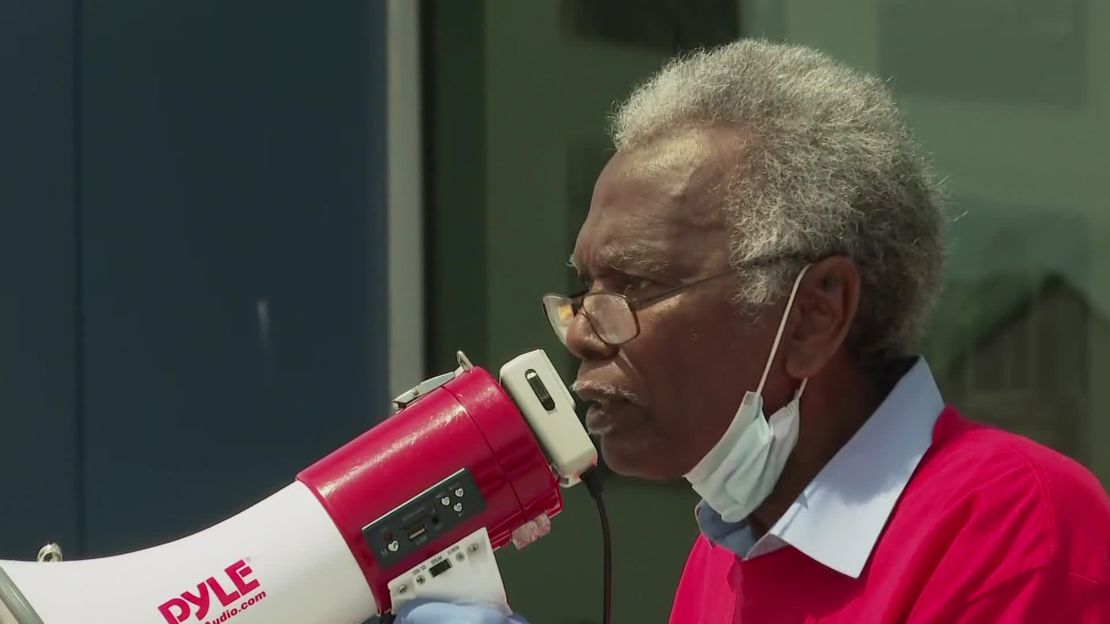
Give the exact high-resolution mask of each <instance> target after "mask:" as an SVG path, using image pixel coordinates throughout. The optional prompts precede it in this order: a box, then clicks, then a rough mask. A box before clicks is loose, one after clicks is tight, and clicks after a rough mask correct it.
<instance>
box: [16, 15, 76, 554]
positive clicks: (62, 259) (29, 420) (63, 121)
mask: <svg viewBox="0 0 1110 624" xmlns="http://www.w3.org/2000/svg"><path fill="white" fill-rule="evenodd" d="M74 32H75V29H74V8H73V3H72V2H68V1H67V2H57V1H43V2H3V3H0V90H2V93H3V95H2V96H0V558H5V557H7V558H21V559H23V558H33V557H34V555H35V553H36V551H37V550H38V547H39V546H41V545H42V544H43V543H45V542H46V541H48V540H57V541H59V542H61V543H62V545H63V547H67V549H68V548H75V547H76V546H77V539H78V537H77V536H78V531H77V526H78V519H79V515H78V501H77V476H76V470H75V460H76V453H75V449H76V420H75V418H76V416H75V414H76V412H75V366H74V334H75V304H74V243H75V229H74V210H75V208H74V166H75V163H74V144H73V140H74V116H73V110H74V89H73V85H74V54H73V47H74Z"/></svg>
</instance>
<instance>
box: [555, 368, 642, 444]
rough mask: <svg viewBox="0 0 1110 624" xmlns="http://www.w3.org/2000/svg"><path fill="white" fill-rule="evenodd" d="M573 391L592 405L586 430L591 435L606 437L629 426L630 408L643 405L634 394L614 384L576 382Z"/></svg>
mask: <svg viewBox="0 0 1110 624" xmlns="http://www.w3.org/2000/svg"><path fill="white" fill-rule="evenodd" d="M572 389H573V390H574V392H575V393H576V394H578V396H579V397H580V398H581V399H582V400H583V401H585V402H587V403H589V404H590V407H589V409H588V410H587V411H586V429H587V431H589V432H590V434H591V435H595V436H604V435H609V434H611V433H613V432H614V431H617V430H618V429H621V428H622V427H624V426H626V425H627V424H629V418H630V416H629V415H628V414H627V413H626V412H628V410H629V409H630V408H633V407H635V406H637V405H642V403H641V402H640V398H639V397H638V396H637V395H636V394H635V393H633V392H631V391H629V390H626V389H624V388H621V387H619V386H616V385H613V384H606V383H599V382H589V381H576V382H575V383H574V385H573V386H572Z"/></svg>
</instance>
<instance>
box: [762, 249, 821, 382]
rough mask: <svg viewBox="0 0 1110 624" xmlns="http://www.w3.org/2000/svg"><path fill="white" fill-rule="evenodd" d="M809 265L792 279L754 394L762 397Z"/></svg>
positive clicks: (805, 380)
mask: <svg viewBox="0 0 1110 624" xmlns="http://www.w3.org/2000/svg"><path fill="white" fill-rule="evenodd" d="M809 267H810V265H808V264H807V265H805V266H804V267H802V271H801V272H800V273H798V277H796V278H794V287H793V288H791V289H790V298H789V299H787V300H786V310H785V311H784V312H783V313H782V320H781V321H779V331H778V333H776V334H775V342H774V344H772V345H771V355H770V356H769V357H768V358H767V364H766V366H764V367H763V377H760V379H759V387H758V388H756V391H755V392H756V394H758V395H759V396H763V384H765V383H767V374H768V373H770V372H771V364H772V363H773V362H774V361H775V354H776V353H778V350H779V342H780V341H781V340H782V333H783V332H784V331H785V330H786V321H787V319H789V318H790V310H791V308H793V307H794V297H796V296H797V295H798V287H799V286H801V284H802V278H803V277H805V275H806V271H808V270H809ZM807 381H809V379H803V380H802V385H801V386H799V387H798V393H797V394H796V395H795V398H797V397H800V396H802V392H804V391H805V389H806V382H807Z"/></svg>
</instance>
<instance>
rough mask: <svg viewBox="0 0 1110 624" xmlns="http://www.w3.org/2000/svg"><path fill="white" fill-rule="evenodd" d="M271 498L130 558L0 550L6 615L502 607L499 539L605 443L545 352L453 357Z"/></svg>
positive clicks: (266, 615)
mask: <svg viewBox="0 0 1110 624" xmlns="http://www.w3.org/2000/svg"><path fill="white" fill-rule="evenodd" d="M394 403H395V404H396V406H397V407H398V411H397V413H396V414H394V415H393V416H392V417H390V418H388V419H386V420H385V421H383V422H382V423H381V424H379V425H377V426H376V427H374V428H373V429H370V430H369V431H367V432H365V433H363V434H362V435H361V436H359V437H358V438H356V439H355V440H353V441H351V442H349V443H348V444H346V445H345V446H343V447H341V448H340V449H338V450H337V451H335V452H333V453H332V454H330V455H328V456H327V457H325V458H324V459H322V460H320V461H318V462H316V463H315V464H313V465H312V466H310V467H308V468H307V469H305V470H304V471H302V472H301V473H300V474H298V475H297V478H296V480H294V481H293V482H292V483H290V484H289V485H287V486H286V487H284V488H282V489H281V490H279V491H278V492H277V493H275V494H273V495H272V496H270V497H269V498H267V499H265V500H263V501H262V502H260V503H258V504H256V505H254V506H253V507H250V508H249V509H247V510H245V511H243V512H242V513H239V514H238V515H235V516H233V517H231V518H229V519H227V520H225V521H223V522H221V523H220V524H217V525H215V526H213V527H211V528H209V529H206V530H204V531H201V532H200V533H196V534H194V535H191V536H189V537H185V538H183V539H180V540H177V541H174V542H170V543H167V544H163V545H161V546H156V547H153V548H149V549H146V550H141V551H137V552H133V553H128V554H124V555H119V556H114V557H106V558H102V559H90V560H84V561H65V562H54V563H44V562H21V561H5V560H0V624H71V623H73V624H76V623H82V624H85V623H88V622H112V623H113V624H148V623H149V624H224V623H227V622H230V623H231V624H286V623H288V624H294V623H296V624H304V623H306V622H312V623H315V622H326V623H328V624H359V623H361V622H363V621H365V620H366V619H368V618H369V617H371V616H373V615H375V614H377V615H381V614H385V613H390V612H393V611H395V610H396V608H397V607H398V606H399V605H401V604H403V603H405V602H407V601H409V600H413V599H416V598H429V599H436V600H451V601H456V602H458V601H462V602H466V601H475V602H482V603H486V604H493V605H501V606H502V608H504V609H505V610H506V611H507V610H508V607H507V602H506V599H505V590H504V586H503V585H502V582H501V576H500V572H499V571H498V569H497V564H496V561H495V559H494V554H493V553H494V551H495V550H496V549H498V548H500V547H502V546H505V545H507V544H508V543H510V542H512V543H514V544H515V545H516V546H517V547H518V548H522V547H524V546H526V545H528V544H529V543H531V542H533V541H535V540H536V539H538V538H540V537H542V536H543V535H545V534H546V533H547V532H548V530H549V529H550V520H551V518H552V517H553V516H555V515H556V514H558V513H559V512H560V511H561V510H562V507H563V500H562V496H561V493H560V486H561V487H570V486H572V485H574V484H576V483H578V481H579V479H580V477H581V476H582V474H583V473H584V472H586V471H587V470H589V469H590V468H592V467H593V466H594V465H596V463H597V451H596V449H595V448H594V446H593V444H592V443H591V442H590V439H589V437H588V436H587V434H586V432H585V430H584V429H583V427H582V424H581V423H580V422H579V420H578V417H577V415H576V414H575V411H574V399H573V398H572V397H571V394H570V392H569V391H568V390H567V388H566V386H565V385H564V384H563V382H562V380H561V379H560V378H559V376H558V374H557V373H556V371H555V368H554V366H552V364H551V362H550V360H549V359H548V358H547V355H546V354H545V353H544V352H543V351H532V352H530V353H526V354H524V355H521V356H519V357H517V358H516V359H514V360H512V361H511V362H509V363H508V364H506V365H505V366H504V367H502V369H501V371H500V383H498V381H497V380H495V379H494V378H493V377H492V376H491V375H490V374H489V373H487V372H486V371H485V370H483V369H481V368H478V367H475V366H472V365H471V364H470V362H469V361H468V360H467V359H466V356H465V355H463V354H462V353H461V352H460V353H459V367H458V369H456V370H455V371H453V372H451V373H447V374H445V375H440V376H439V377H435V378H432V379H429V380H427V381H425V382H423V383H421V384H419V385H418V386H416V387H415V388H413V389H411V390H409V391H408V392H406V393H405V394H403V395H401V396H400V397H398V398H397V399H395V400H394Z"/></svg>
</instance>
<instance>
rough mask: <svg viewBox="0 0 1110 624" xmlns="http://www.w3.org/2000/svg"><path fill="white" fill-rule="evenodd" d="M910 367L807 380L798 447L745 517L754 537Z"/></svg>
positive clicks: (772, 521)
mask: <svg viewBox="0 0 1110 624" xmlns="http://www.w3.org/2000/svg"><path fill="white" fill-rule="evenodd" d="M912 366H913V360H912V359H911V360H903V361H899V362H896V363H894V364H891V365H890V366H889V367H885V368H884V369H883V370H882V371H881V372H880V373H879V374H878V375H875V374H868V373H866V372H865V371H864V370H863V369H860V368H857V367H845V368H841V369H840V370H839V371H838V372H837V373H836V374H835V375H828V376H825V375H822V376H821V378H819V379H814V380H811V381H810V383H809V386H808V388H807V390H806V394H805V396H803V398H802V405H801V421H800V423H799V432H798V444H797V445H796V446H795V447H794V451H793V452H792V453H791V454H790V458H789V459H788V460H787V461H786V465H785V466H784V467H783V471H782V475H780V476H779V480H778V482H777V483H776V484H775V489H774V490H772V491H771V494H770V495H769V496H768V497H767V499H766V500H764V501H763V503H762V504H760V506H759V507H758V508H756V510H755V511H753V512H752V514H751V516H750V517H749V523H750V525H751V528H752V531H753V532H754V534H755V536H756V537H757V538H758V537H760V536H762V535H763V534H764V533H766V532H767V531H769V530H770V529H771V527H772V526H774V525H775V523H776V522H778V519H779V518H781V517H782V515H783V514H784V513H786V510H787V509H789V508H790V506H791V505H792V504H793V503H794V501H795V500H796V499H797V498H798V496H799V495H800V494H801V493H802V490H804V489H805V488H806V486H807V485H809V483H810V482H811V481H813V479H814V477H816V476H817V473H819V472H821V469H822V468H824V467H825V464H827V463H829V460H831V459H832V458H833V456H834V455H836V453H837V451H839V450H840V449H841V447H843V446H844V445H845V444H847V443H848V440H850V439H851V438H852V436H853V435H855V434H856V432H857V431H859V429H860V427H862V426H863V425H864V423H866V422H867V419H868V418H870V417H871V414H873V413H874V412H875V410H876V409H878V407H879V405H880V404H881V403H882V402H883V399H885V398H886V396H887V394H889V393H890V391H891V389H892V388H893V387H894V385H895V384H896V383H897V382H898V380H899V379H901V378H902V376H903V375H904V374H905V373H906V371H908V370H909V369H910V367H912Z"/></svg>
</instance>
